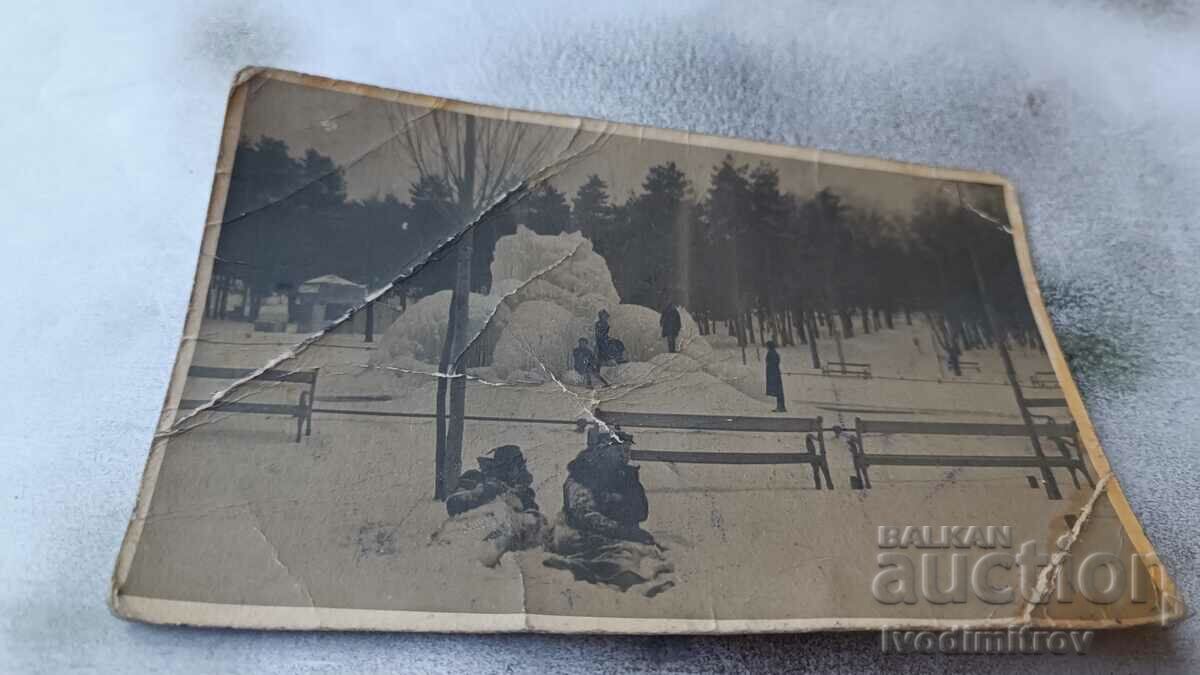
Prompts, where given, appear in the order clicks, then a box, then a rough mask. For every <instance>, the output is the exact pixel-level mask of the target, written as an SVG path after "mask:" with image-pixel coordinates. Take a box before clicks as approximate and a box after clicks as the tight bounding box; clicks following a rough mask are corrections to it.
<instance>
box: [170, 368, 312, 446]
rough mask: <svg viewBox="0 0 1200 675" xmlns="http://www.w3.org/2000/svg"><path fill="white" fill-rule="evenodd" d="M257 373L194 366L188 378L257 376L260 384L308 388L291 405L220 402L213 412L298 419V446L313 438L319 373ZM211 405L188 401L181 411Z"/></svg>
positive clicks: (225, 378)
mask: <svg viewBox="0 0 1200 675" xmlns="http://www.w3.org/2000/svg"><path fill="white" fill-rule="evenodd" d="M255 372H256V371H254V370H247V369H243V368H215V367H209V366H192V367H191V368H188V377H196V378H205V379H213V380H238V379H241V378H244V377H249V376H251V375H254V379H255V380H257V381H259V382H287V383H292V384H304V385H308V387H307V388H306V389H304V390H303V391H301V392H300V396H299V400H298V401H297V402H296V403H295V404H290V403H256V402H252V401H218V402H217V403H216V404H215V405H214V406H213V407H212V410H217V411H220V412H226V413H247V414H252V415H286V416H288V417H294V418H296V442H297V443H299V442H300V435H301V432H302V431H303V433H304V435H306V436H311V435H312V413H313V399H314V398H315V397H316V394H317V370H316V369H315V368H314V369H308V370H264V371H263V372H261V373H258V374H255ZM208 403H209V401H206V400H199V399H184V400H182V401H180V402H179V409H180V410H195V409H196V408H199V407H201V406H203V405H206V404H208Z"/></svg>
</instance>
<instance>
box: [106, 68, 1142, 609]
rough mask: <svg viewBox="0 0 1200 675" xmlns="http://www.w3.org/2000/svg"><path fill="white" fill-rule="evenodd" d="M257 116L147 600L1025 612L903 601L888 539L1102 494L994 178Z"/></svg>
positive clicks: (193, 350) (215, 261)
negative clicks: (879, 587) (885, 545)
mask: <svg viewBox="0 0 1200 675" xmlns="http://www.w3.org/2000/svg"><path fill="white" fill-rule="evenodd" d="M250 91H251V93H250V94H249V95H248V97H247V99H246V100H245V101H244V106H245V109H244V114H243V117H242V123H241V128H240V133H239V134H238V135H237V138H238V141H237V148H236V156H235V158H234V162H233V172H232V177H231V179H230V182H229V186H228V194H227V199H226V201H225V203H224V204H225V205H224V218H223V221H222V222H221V225H220V234H219V239H218V240H217V242H216V246H215V254H214V255H212V256H211V259H210V260H207V261H202V263H201V268H202V270H205V269H207V270H208V272H207V276H205V275H203V274H202V278H203V280H204V286H203V288H201V289H199V290H198V293H199V295H198V296H197V297H199V298H201V302H202V304H203V307H200V308H195V311H197V312H199V313H200V315H199V316H200V319H199V324H198V326H199V327H198V330H197V331H196V333H195V334H194V335H192V336H190V338H191V339H190V343H189V347H188V351H189V353H188V355H187V360H186V361H181V365H180V366H179V367H180V368H182V369H183V371H180V372H186V379H185V380H183V381H182V385H181V387H182V388H181V390H180V392H179V395H178V397H177V401H176V402H175V404H174V405H173V406H172V405H171V404H170V403H169V404H168V410H167V411H166V415H167V417H168V418H169V420H168V422H169V425H170V428H169V431H168V432H167V433H165V434H163V437H162V438H160V440H159V444H160V445H161V455H160V457H159V459H158V460H157V463H156V464H155V467H154V470H155V471H156V474H155V486H154V490H153V495H152V499H150V501H149V504H148V506H147V515H146V517H145V518H144V519H143V522H142V523H140V524H139V527H140V528H141V529H140V531H139V539H138V546H137V553H136V555H135V556H134V557H133V558H132V560H131V562H130V567H129V570H128V574H127V577H126V579H125V582H124V585H123V587H122V592H124V593H126V594H129V595H132V596H140V597H149V598H158V599H165V600H171V601H180V602H201V603H214V604H219V605H246V606H269V607H279V606H283V607H295V608H335V609H339V608H340V609H355V610H390V611H406V612H422V613H455V614H497V615H499V614H536V615H548V616H559V617H601V618H606V617H607V618H619V619H630V620H680V621H688V622H693V623H691V624H689V625H690V626H691V627H692V628H695V629H697V630H703V629H704V626H706V625H711V626H712V629H713V630H716V626H717V623H716V622H718V621H735V622H736V621H775V620H805V619H859V618H869V617H884V618H907V619H923V618H924V619H930V618H938V619H959V620H969V619H979V618H984V617H996V616H1001V617H1003V616H1015V615H1017V614H1019V613H1020V612H1021V611H1023V608H1022V607H1021V606H1020V603H1013V604H1012V605H1011V606H1002V607H994V606H989V605H987V604H984V603H982V602H980V601H979V600H977V599H974V598H972V599H970V600H969V601H965V602H963V603H961V604H951V605H933V604H928V603H917V604H905V603H901V604H896V605H888V604H881V603H880V602H878V600H877V598H875V597H873V596H872V594H871V583H872V579H873V577H874V576H875V574H876V573H877V572H878V567H877V564H876V554H877V553H878V548H879V543H878V541H877V536H876V533H877V531H878V529H879V528H880V527H884V526H902V525H943V524H948V525H955V524H961V525H991V526H1007V527H1010V528H1011V529H1012V531H1013V532H1014V533H1015V535H1016V537H1017V539H1019V540H1022V541H1023V540H1036V541H1037V542H1039V543H1040V545H1041V546H1042V547H1043V548H1045V549H1046V550H1051V549H1052V547H1053V545H1054V544H1053V542H1055V541H1056V540H1057V538H1058V537H1059V536H1060V535H1062V534H1063V533H1064V532H1067V531H1069V530H1071V528H1073V527H1074V526H1075V524H1076V520H1075V514H1078V513H1079V512H1080V508H1081V507H1082V506H1083V505H1084V504H1085V503H1089V499H1090V498H1091V497H1092V495H1093V492H1094V490H1095V488H1096V486H1097V481H1098V479H1099V478H1100V477H1099V476H1098V474H1097V470H1096V467H1095V466H1093V464H1092V462H1091V460H1090V459H1089V457H1088V453H1087V451H1086V449H1085V447H1084V445H1083V442H1082V440H1081V436H1080V426H1079V423H1078V420H1076V419H1075V418H1074V417H1073V416H1072V414H1071V411H1070V410H1069V409H1068V402H1067V397H1066V395H1065V394H1064V391H1063V389H1062V388H1061V386H1060V379H1059V375H1056V372H1055V366H1054V365H1053V363H1052V360H1051V358H1050V356H1049V355H1048V351H1047V350H1048V346H1047V343H1046V339H1045V335H1044V334H1043V333H1042V332H1041V331H1040V330H1039V325H1038V323H1037V320H1036V319H1035V312H1034V310H1033V309H1032V308H1031V305H1030V301H1029V297H1028V295H1027V290H1026V281H1025V278H1024V277H1023V275H1022V270H1021V268H1020V265H1019V263H1018V257H1017V253H1016V248H1015V244H1014V238H1013V230H1012V222H1011V220H1010V215H1009V214H1010V211H1009V205H1008V204H1007V203H1006V197H1005V194H1004V192H1003V190H1002V188H1001V187H999V186H997V185H988V184H980V183H973V182H969V181H963V180H950V179H944V178H940V177H935V176H934V175H933V174H932V173H928V172H927V173H925V174H922V173H920V172H915V171H911V172H904V171H899V170H896V171H885V170H880V169H875V168H862V167H860V166H855V165H853V163H851V162H842V163H838V162H825V163H822V162H821V161H813V160H812V158H810V157H806V156H801V155H795V154H793V155H771V154H769V153H764V152H757V151H755V147H756V146H751V145H750V144H741V145H737V144H736V143H733V142H730V144H727V145H724V146H720V147H718V146H717V144H715V143H707V142H705V141H703V140H695V139H692V140H691V141H690V142H681V141H682V139H685V138H687V137H686V136H685V135H684V134H678V135H677V136H665V135H664V136H639V135H632V134H628V133H614V132H612V131H611V130H609V129H607V128H606V127H603V126H600V125H593V126H572V125H570V124H565V123H554V124H551V123H545V124H538V123H534V122H531V121H514V120H513V119H510V118H509V116H507V115H501V114H491V115H488V114H483V113H480V114H478V115H476V114H466V113H463V112H456V111H454V110H453V109H450V108H444V107H438V106H432V105H428V106H424V105H422V104H421V101H419V100H414V101H397V100H387V99H385V98H380V97H377V98H371V97H367V96H360V95H355V94H350V93H345V92H336V91H327V90H321V89H316V88H312V87H307V86H303V85H300V84H295V83H289V82H284V81H280V80H263V81H262V82H261V83H260V86H258V87H256V88H252V89H251V90H250ZM501 112H503V111H501ZM735 146H736V147H735ZM759 149H761V148H759ZM206 265H207V267H206ZM1063 367H1064V368H1065V366H1063ZM1092 506H1093V508H1092V509H1091V514H1092V515H1091V522H1090V523H1089V525H1088V527H1089V538H1088V540H1087V542H1086V543H1087V545H1088V546H1094V547H1097V548H1104V550H1112V551H1120V552H1126V554H1127V553H1128V551H1130V550H1132V548H1131V547H1132V545H1131V544H1130V542H1129V541H1127V538H1126V535H1125V533H1124V531H1123V530H1122V527H1121V524H1120V523H1119V522H1118V519H1117V517H1116V515H1115V513H1114V511H1113V508H1112V506H1111V505H1109V504H1108V502H1107V500H1099V501H1093V503H1092ZM1051 611H1056V612H1059V614H1058V616H1066V617H1075V618H1081V619H1087V618H1091V617H1093V616H1099V612H1101V611H1103V612H1106V613H1107V615H1108V616H1114V615H1121V614H1122V612H1124V613H1127V614H1128V615H1129V616H1136V615H1140V614H1144V613H1145V612H1146V611H1148V610H1146V609H1145V608H1138V607H1134V606H1121V607H1107V608H1104V609H1103V610H1098V609H1095V608H1094V607H1089V606H1086V605H1079V604H1076V605H1073V606H1065V608H1064V607H1063V606H1059V607H1057V609H1055V610H1051ZM413 621H414V622H415V621H417V619H413ZM705 622H709V623H708V624H706V623H705Z"/></svg>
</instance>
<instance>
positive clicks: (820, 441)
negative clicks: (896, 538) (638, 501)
mask: <svg viewBox="0 0 1200 675" xmlns="http://www.w3.org/2000/svg"><path fill="white" fill-rule="evenodd" d="M596 417H597V418H598V419H600V420H601V421H603V422H604V423H605V424H611V425H613V426H616V427H620V428H623V429H624V428H635V429H636V428H641V429H677V430H681V431H729V432H758V433H798V434H805V437H804V446H805V450H804V451H803V452H799V451H797V452H688V451H677V450H643V449H641V448H634V449H632V450H630V459H632V460H635V461H638V462H671V463H680V464H734V465H749V464H808V465H809V466H810V467H812V472H813V483H814V485H815V486H816V488H817V489H818V490H820V489H821V487H822V486H821V478H822V476H824V478H825V481H824V482H825V488H827V489H829V490H832V489H833V480H832V479H831V478H830V476H829V463H828V461H827V460H826V457H825V436H824V433H823V432H822V430H821V418H820V417H741V416H718V415H680V414H667V413H636V412H617V411H605V410H597V411H596Z"/></svg>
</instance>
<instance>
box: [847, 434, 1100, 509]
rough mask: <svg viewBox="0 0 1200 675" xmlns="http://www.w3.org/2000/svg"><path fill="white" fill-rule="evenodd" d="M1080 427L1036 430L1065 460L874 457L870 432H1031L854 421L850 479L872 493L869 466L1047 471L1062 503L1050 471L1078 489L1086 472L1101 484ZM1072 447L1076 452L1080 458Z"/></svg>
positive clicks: (1051, 492) (1052, 493)
mask: <svg viewBox="0 0 1200 675" xmlns="http://www.w3.org/2000/svg"><path fill="white" fill-rule="evenodd" d="M1077 431H1078V430H1077V429H1076V427H1075V425H1074V424H1073V423H1072V424H1039V425H1035V426H1034V432H1035V433H1037V434H1038V437H1039V438H1047V439H1049V440H1051V441H1052V442H1053V443H1054V445H1055V447H1056V448H1057V449H1058V451H1059V456H1044V457H1039V456H1033V455H926V454H921V455H914V454H895V453H888V454H882V453H869V452H867V451H866V445H865V442H864V439H863V436H864V435H866V434H917V435H942V436H991V437H997V436H1000V437H1005V436H1007V437H1019V436H1028V435H1029V428H1028V427H1026V426H1025V425H1024V424H975V423H965V422H894V421H869V420H864V419H861V418H857V417H856V418H854V437H853V438H852V439H851V440H850V443H849V446H850V454H851V455H852V458H853V460H854V473H855V475H854V476H853V477H851V479H850V487H852V488H854V489H856V490H869V489H870V488H871V477H870V474H869V473H868V471H867V470H868V468H870V467H872V466H935V467H998V468H1024V467H1029V468H1039V469H1042V468H1044V469H1046V471H1045V472H1044V475H1045V476H1048V478H1047V480H1046V485H1045V488H1046V494H1047V496H1049V497H1050V498H1051V499H1061V498H1062V497H1061V494H1060V493H1059V490H1058V484H1057V482H1056V481H1055V480H1054V474H1053V473H1052V472H1051V471H1050V469H1054V468H1063V469H1067V470H1068V471H1069V472H1070V474H1071V480H1072V482H1074V484H1075V487H1076V488H1079V487H1080V484H1079V478H1078V476H1077V474H1076V472H1082V473H1083V476H1084V478H1086V479H1087V482H1088V484H1089V485H1091V486H1092V487H1095V486H1096V484H1095V482H1094V481H1093V480H1092V476H1091V474H1089V473H1088V470H1087V466H1086V465H1085V464H1084V461H1083V454H1082V452H1081V451H1080V449H1079V443H1078V440H1077ZM1071 448H1074V449H1075V453H1074V455H1072V453H1071ZM1030 478H1031V480H1030V486H1031V487H1039V484H1038V482H1037V480H1036V479H1035V478H1033V477H1032V476H1030Z"/></svg>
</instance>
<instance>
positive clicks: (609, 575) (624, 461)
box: [543, 428, 675, 597]
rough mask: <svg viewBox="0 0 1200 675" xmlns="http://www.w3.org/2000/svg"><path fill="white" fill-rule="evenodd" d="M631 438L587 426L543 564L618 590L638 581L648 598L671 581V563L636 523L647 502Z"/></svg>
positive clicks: (641, 519)
mask: <svg viewBox="0 0 1200 675" xmlns="http://www.w3.org/2000/svg"><path fill="white" fill-rule="evenodd" d="M632 443H633V437H632V436H630V435H629V434H626V433H623V432H620V431H607V430H605V431H601V430H599V429H595V428H592V429H589V431H588V444H587V447H585V448H584V449H583V451H582V452H580V453H579V455H577V456H576V457H575V459H573V460H571V462H570V463H569V464H568V465H567V479H566V481H565V482H564V483H563V508H562V511H561V512H560V513H559V514H558V517H557V519H556V520H555V523H554V528H553V530H552V532H551V534H550V536H549V537H548V541H547V544H546V550H547V552H548V553H549V554H550V555H549V556H548V557H547V558H546V560H545V561H544V563H543V564H545V565H546V566H547V567H551V568H555V569H563V570H568V571H570V572H571V573H572V574H573V575H574V576H575V579H576V580H578V581H587V582H590V583H595V584H606V585H609V586H614V587H616V588H618V589H620V590H621V591H625V590H628V589H629V588H631V587H634V586H642V590H641V592H642V594H643V595H646V596H647V597H653V596H654V595H657V594H658V593H661V592H662V591H665V590H667V589H668V588H670V587H672V586H674V585H675V582H674V580H673V579H672V578H671V577H672V573H673V572H674V570H675V567H674V565H672V564H671V563H670V562H668V561H667V559H666V556H665V555H664V551H665V550H666V549H665V548H664V547H662V546H660V545H659V544H658V543H657V542H656V541H655V539H654V536H653V535H652V534H650V533H649V532H647V531H646V530H644V529H642V527H641V525H640V523H642V522H644V521H645V520H646V519H647V518H648V517H649V515H650V507H649V502H648V501H647V499H646V489H645V488H644V487H643V486H642V483H641V479H640V477H639V471H640V467H637V466H634V465H631V464H630V463H629V451H630V446H631V445H632Z"/></svg>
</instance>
